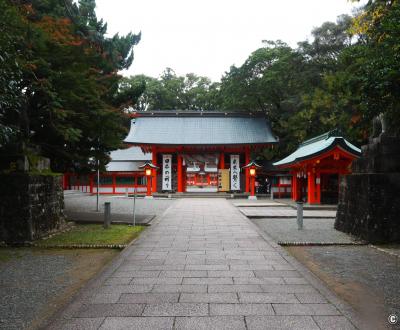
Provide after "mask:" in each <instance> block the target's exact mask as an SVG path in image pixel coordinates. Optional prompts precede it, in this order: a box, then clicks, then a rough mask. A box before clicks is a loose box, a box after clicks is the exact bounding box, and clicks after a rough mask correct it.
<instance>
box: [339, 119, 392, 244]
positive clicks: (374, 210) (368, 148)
mask: <svg viewBox="0 0 400 330" xmlns="http://www.w3.org/2000/svg"><path fill="white" fill-rule="evenodd" d="M373 124H374V130H373V135H372V137H371V138H370V140H369V144H367V145H364V146H362V148H361V150H362V156H361V157H360V158H359V159H357V160H355V161H354V162H353V164H352V174H351V175H347V176H343V177H342V178H341V181H340V186H339V205H338V211H337V215H336V221H335V229H337V230H340V231H343V232H346V233H349V234H352V235H354V236H357V237H359V238H361V239H363V240H365V241H367V242H370V243H393V242H400V138H399V137H397V136H395V134H391V133H390V132H388V131H387V129H386V123H385V120H384V116H383V115H380V116H378V117H377V118H376V119H375V120H374V122H373ZM378 126H380V128H381V132H380V134H379V135H378V134H377V130H378V129H377V127H378Z"/></svg>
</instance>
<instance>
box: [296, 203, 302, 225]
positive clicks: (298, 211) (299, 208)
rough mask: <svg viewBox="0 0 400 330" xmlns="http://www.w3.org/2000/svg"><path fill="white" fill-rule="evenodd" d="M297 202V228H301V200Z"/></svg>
mask: <svg viewBox="0 0 400 330" xmlns="http://www.w3.org/2000/svg"><path fill="white" fill-rule="evenodd" d="M296 203H297V229H298V230H302V229H303V202H296Z"/></svg>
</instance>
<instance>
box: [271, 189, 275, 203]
mask: <svg viewBox="0 0 400 330" xmlns="http://www.w3.org/2000/svg"><path fill="white" fill-rule="evenodd" d="M271 199H272V200H273V199H274V190H273V189H272V187H271Z"/></svg>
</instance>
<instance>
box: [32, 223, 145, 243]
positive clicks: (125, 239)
mask: <svg viewBox="0 0 400 330" xmlns="http://www.w3.org/2000/svg"><path fill="white" fill-rule="evenodd" d="M144 228H145V227H143V226H134V227H133V226H128V225H111V226H110V227H109V228H108V229H104V228H103V226H102V225H100V224H95V225H76V226H75V227H73V228H72V229H71V230H69V231H67V232H64V233H60V234H56V235H54V236H52V237H51V238H49V239H46V240H41V241H40V242H38V244H40V246H43V247H45V246H54V245H75V244H128V243H129V242H131V241H132V240H133V239H134V238H136V237H137V236H139V234H140V232H141V231H142V230H143V229H144Z"/></svg>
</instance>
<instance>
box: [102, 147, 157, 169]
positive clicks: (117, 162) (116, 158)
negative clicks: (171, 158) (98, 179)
mask: <svg viewBox="0 0 400 330" xmlns="http://www.w3.org/2000/svg"><path fill="white" fill-rule="evenodd" d="M110 158H111V161H110V162H109V163H108V164H107V165H106V169H107V171H108V172H115V171H118V172H127V171H129V172H131V171H142V169H140V168H139V166H141V165H143V164H144V163H145V162H146V161H149V160H151V158H152V157H151V153H147V154H145V153H143V151H142V149H140V148H139V147H130V148H127V149H118V150H114V151H111V153H110Z"/></svg>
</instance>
